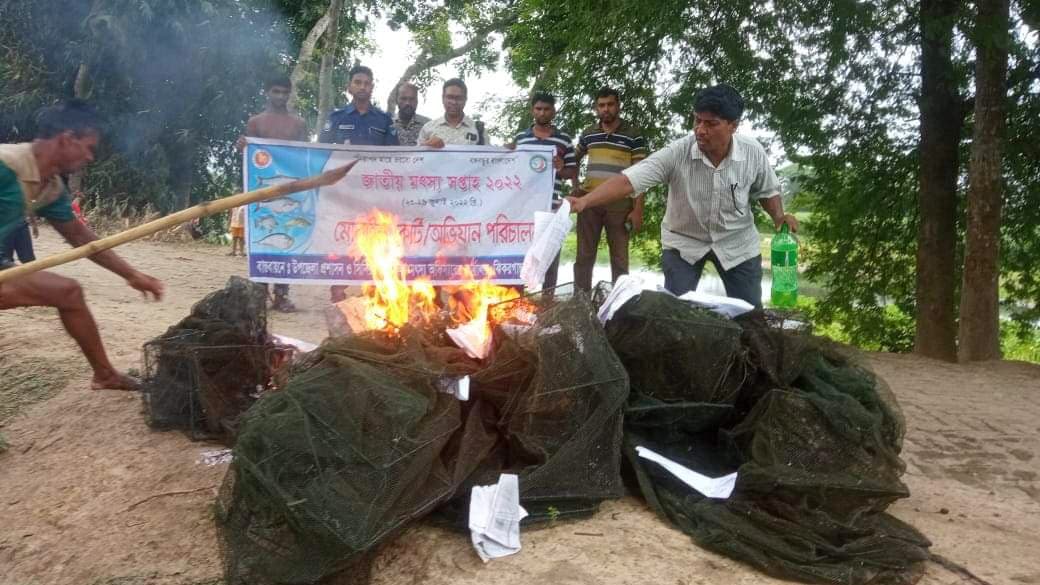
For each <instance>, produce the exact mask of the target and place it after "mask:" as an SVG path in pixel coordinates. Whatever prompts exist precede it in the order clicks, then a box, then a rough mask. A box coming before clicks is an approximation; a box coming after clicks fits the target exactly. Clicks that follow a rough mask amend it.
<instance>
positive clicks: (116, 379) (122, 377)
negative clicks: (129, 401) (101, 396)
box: [90, 372, 141, 391]
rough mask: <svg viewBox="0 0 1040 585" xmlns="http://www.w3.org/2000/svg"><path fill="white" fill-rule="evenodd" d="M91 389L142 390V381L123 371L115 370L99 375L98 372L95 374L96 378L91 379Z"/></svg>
mask: <svg viewBox="0 0 1040 585" xmlns="http://www.w3.org/2000/svg"><path fill="white" fill-rule="evenodd" d="M90 389H91V390H129V391H134V390H140V389H141V382H140V381H139V380H138V379H137V378H134V377H132V376H127V375H126V374H124V373H122V372H113V373H111V374H109V375H107V376H104V377H99V376H98V375H97V374H95V375H94V379H93V380H91V381H90Z"/></svg>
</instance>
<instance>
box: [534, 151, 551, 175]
mask: <svg viewBox="0 0 1040 585" xmlns="http://www.w3.org/2000/svg"><path fill="white" fill-rule="evenodd" d="M530 164H531V170H532V171H534V172H536V173H544V172H545V169H547V168H549V159H547V158H545V157H544V156H542V155H540V154H536V155H534V156H532V157H531V163H530Z"/></svg>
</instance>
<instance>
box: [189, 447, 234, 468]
mask: <svg viewBox="0 0 1040 585" xmlns="http://www.w3.org/2000/svg"><path fill="white" fill-rule="evenodd" d="M199 457H200V459H199V460H198V461H197V462H196V463H202V464H203V465H220V464H222V463H231V460H232V459H233V458H234V456H233V455H232V453H231V449H217V450H216V451H203V452H202V453H199Z"/></svg>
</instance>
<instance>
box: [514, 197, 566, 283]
mask: <svg viewBox="0 0 1040 585" xmlns="http://www.w3.org/2000/svg"><path fill="white" fill-rule="evenodd" d="M570 214H571V204H570V202H569V201H567V200H564V201H563V203H562V204H561V205H560V209H559V210H557V211H556V212H555V213H548V212H543V211H536V212H535V214H534V241H533V242H532V243H531V247H530V248H528V249H527V253H526V254H525V255H524V265H523V267H521V268H520V279H521V280H523V281H524V286H525V287H527V290H529V291H536V290H540V289H541V288H542V282H543V281H544V280H545V272H546V271H547V270H548V269H549V265H550V264H552V261H553V259H555V258H556V255H557V254H559V253H560V248H562V247H563V241H564V240H565V239H567V234H568V233H569V232H570V231H571V215H570Z"/></svg>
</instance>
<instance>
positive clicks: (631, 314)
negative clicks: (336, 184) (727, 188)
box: [156, 285, 929, 585]
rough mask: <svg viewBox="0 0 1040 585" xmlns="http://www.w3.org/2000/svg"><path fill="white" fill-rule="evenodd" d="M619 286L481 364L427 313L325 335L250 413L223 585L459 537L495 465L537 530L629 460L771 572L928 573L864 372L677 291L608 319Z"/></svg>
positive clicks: (639, 481)
mask: <svg viewBox="0 0 1040 585" xmlns="http://www.w3.org/2000/svg"><path fill="white" fill-rule="evenodd" d="M229 288H230V286H229ZM609 292H610V287H609V286H608V285H601V286H598V287H597V288H596V289H594V291H593V293H592V294H593V299H592V300H590V298H589V297H588V296H586V294H585V293H572V291H571V289H570V288H569V287H566V286H565V287H557V288H556V289H554V290H553V291H551V292H546V291H542V292H539V293H535V294H533V295H529V296H526V297H522V298H520V299H517V300H514V301H509V302H506V303H501V304H499V305H496V306H494V307H492V310H491V314H492V316H493V322H494V323H495V326H494V330H493V340H492V349H491V352H490V354H489V356H488V357H487V358H486V359H481V360H477V359H473V358H470V357H468V356H467V355H466V353H465V352H464V351H463V350H461V349H459V348H457V347H456V346H455V345H454V344H453V343H452V342H451V340H450V338H449V337H448V336H447V335H446V332H445V327H446V326H448V324H447V323H446V322H445V321H444V320H437V319H434V323H433V324H432V325H428V326H423V327H415V326H409V327H405V328H404V329H402V330H401V331H399V332H398V334H395V335H389V334H385V333H378V332H365V333H361V334H358V335H352V336H338V337H333V338H330V339H327V340H326V341H325V342H324V343H323V344H322V346H321V347H319V348H318V349H317V350H316V351H314V352H311V353H309V354H306V355H305V356H303V357H302V358H300V359H298V360H296V361H295V362H294V363H293V364H291V366H289V367H288V368H285V369H283V370H282V371H281V372H280V373H279V383H278V388H279V389H278V390H277V391H273V392H267V393H265V394H264V395H263V396H262V397H261V398H260V399H259V401H257V402H256V403H255V404H254V405H253V406H252V408H250V410H249V411H248V412H247V413H246V414H245V415H244V416H243V417H241V419H240V421H239V422H240V425H239V428H238V438H237V442H236V444H235V448H234V461H233V463H232V465H231V467H230V468H229V470H228V474H227V476H226V478H225V482H224V485H223V487H222V489H221V494H220V497H219V500H218V505H217V515H216V516H217V524H218V530H219V534H220V541H221V546H222V550H223V558H224V562H225V569H226V577H227V581H228V583H231V584H234V585H237V584H241V583H251V584H253V583H256V584H297V583H319V582H323V583H329V582H332V581H330V580H334V581H335V582H337V583H340V582H352V581H356V582H364V581H365V579H366V578H367V576H368V575H369V572H370V569H371V567H370V564H369V563H370V560H371V559H372V558H373V556H374V553H375V551H376V549H377V547H378V546H379V545H380V544H381V543H384V542H386V541H387V540H388V539H390V538H392V537H393V536H394V535H395V534H397V533H398V532H399V531H401V530H402V529H403V528H404V527H405V526H407V525H408V524H409V523H410V522H413V521H415V520H417V519H420V518H434V519H437V520H439V521H441V522H447V523H449V524H450V525H452V526H455V527H460V528H461V527H465V526H466V525H467V517H466V516H467V513H468V503H469V494H470V489H471V488H472V487H473V486H476V485H489V484H493V483H496V482H497V481H498V478H499V477H500V475H501V474H502V473H513V474H517V475H518V476H519V478H520V482H519V486H520V499H521V504H522V505H523V506H524V507H525V508H526V509H527V510H528V511H529V512H531V516H530V517H529V518H528V519H527V520H525V524H527V525H530V524H531V523H537V522H540V521H545V520H558V519H561V518H568V517H578V516H582V515H587V514H591V513H593V512H594V511H595V510H596V509H597V506H598V505H599V503H600V502H601V501H602V500H604V499H607V498H613V497H617V496H620V495H621V494H622V492H623V485H622V481H621V463H622V459H624V460H625V461H626V462H627V466H628V467H629V468H630V470H631V472H632V476H633V478H634V480H633V481H634V485H635V489H638V490H639V492H640V493H641V494H642V495H643V496H644V497H645V498H646V500H647V502H648V503H649V505H650V506H651V507H652V508H653V509H654V510H655V511H657V512H658V513H659V514H660V515H661V516H662V517H664V518H666V519H667V520H668V521H670V522H671V523H673V524H674V525H675V526H676V527H678V528H679V529H681V530H683V531H684V532H686V533H688V534H689V535H690V536H691V537H692V538H693V539H694V541H695V542H697V543H699V544H700V545H702V546H704V547H706V548H709V549H711V550H714V551H717V552H719V553H722V554H725V555H728V556H730V557H732V558H735V559H739V560H742V561H744V562H747V563H749V564H751V565H753V566H755V567H758V568H759V569H761V570H763V571H765V572H767V573H770V574H772V575H775V576H779V577H783V578H788V579H797V580H801V581H807V582H815V583H828V584H835V585H839V584H840V585H865V584H868V583H898V584H902V583H912V582H914V581H915V580H916V579H917V578H918V577H919V576H920V575H921V568H922V566H923V564H922V561H923V560H924V559H925V558H926V557H927V547H928V546H929V543H928V541H927V539H925V538H924V537H923V536H922V535H921V534H920V533H918V532H917V531H916V530H914V529H913V528H912V527H910V526H908V525H906V524H904V523H902V522H900V521H898V520H896V519H895V518H893V517H892V516H890V515H888V514H887V513H886V509H887V508H888V506H889V505H891V503H892V502H894V501H896V500H897V499H899V498H903V497H906V496H907V495H908V491H907V489H906V486H905V485H904V484H903V483H902V482H901V480H900V477H901V475H902V473H903V470H904V468H903V463H902V461H901V460H900V458H899V452H900V449H901V446H902V438H903V434H904V432H905V424H904V421H903V419H902V415H901V413H900V411H899V407H898V405H897V403H896V401H895V399H894V397H893V395H892V393H891V392H890V391H889V389H888V388H887V386H885V384H884V382H883V381H882V380H881V379H879V378H878V377H876V376H875V375H874V374H873V373H872V372H871V371H870V369H869V368H868V367H867V366H866V365H865V362H864V361H863V360H862V359H861V358H859V357H858V356H857V355H856V354H853V353H850V352H848V351H847V350H845V349H842V348H839V347H837V346H834V345H830V344H827V343H824V342H822V341H821V340H820V339H819V338H816V337H813V336H812V335H811V331H810V329H809V328H808V327H807V326H806V325H804V324H803V323H801V322H800V321H798V320H797V319H794V318H792V317H791V316H790V315H778V314H774V313H766V312H762V311H754V312H752V313H748V314H746V315H744V316H741V317H740V318H738V319H735V320H731V319H727V318H723V317H720V316H718V315H716V314H715V313H712V312H709V311H707V310H704V309H700V308H696V307H693V306H691V305H689V304H687V303H686V302H684V301H681V300H679V299H677V298H675V297H674V296H672V295H669V294H667V293H663V292H654V291H644V292H642V293H641V294H639V295H637V296H636V297H634V298H632V299H631V300H629V301H628V302H627V303H626V304H625V305H624V306H622V307H621V308H620V309H619V310H618V311H617V312H616V314H615V315H614V316H613V318H612V319H610V320H609V321H608V322H607V324H606V326H603V325H601V324H600V323H599V321H598V320H597V318H596V307H597V305H598V304H599V303H601V302H602V301H603V299H605V298H606V296H607V295H608V294H609ZM203 312H204V311H203ZM193 317H196V318H199V319H205V318H206V317H204V316H202V315H199V316H196V315H195V312H194V311H193ZM189 319H191V318H189ZM189 319H186V320H185V322H182V325H183V324H184V323H186V322H189ZM226 320H227V319H226V318H224V319H217V321H222V322H223V321H226ZM232 322H234V321H233V320H232ZM207 323H210V322H209V321H207ZM254 325H255V324H254ZM218 329H219V331H221V332H232V331H233V332H235V334H236V335H237V334H242V333H243V331H247V332H248V331H250V330H252V331H257V329H255V328H254V329H250V327H245V328H241V327H237V328H236V327H231V328H227V327H224V326H220V327H215V326H212V325H206V326H205V327H201V326H197V325H196V326H192V327H181V328H179V329H178V328H174V329H171V332H169V333H168V335H167V336H166V337H163V338H160V340H161V341H163V342H164V343H166V344H167V345H166V346H164V347H165V348H166V353H165V354H162V353H160V354H158V358H157V359H156V363H157V364H158V365H163V366H167V367H168V369H169V371H170V372H171V373H170V374H169V376H170V377H176V375H175V374H176V373H177V372H178V370H176V368H175V367H174V366H178V365H180V362H177V361H176V360H173V359H172V358H169V359H167V360H166V361H163V359H162V358H163V356H167V355H168V356H174V355H177V354H176V352H175V351H174V349H176V348H177V347H180V346H181V345H183V346H186V347H189V348H195V349H194V351H195V352H196V353H198V349H197V348H198V347H203V345H201V342H200V340H201V339H206V340H207V341H208V340H212V339H213V337H205V335H204V334H203V333H199V332H200V331H202V332H204V333H205V332H209V333H211V334H213V335H215V334H216V333H215V331H216V330H218ZM185 330H186V331H185ZM259 330H262V327H261V328H260V329H259ZM229 334H230V333H229ZM245 338H248V333H246V334H245V336H244V337H243V338H242V339H245ZM261 339H262V338H261ZM160 340H156V341H160ZM254 343H255V339H254ZM206 355H208V356H214V357H215V356H218V355H222V354H219V352H217V353H209V354H206ZM193 367H194V368H195V370H200V369H205V368H203V367H202V366H201V365H199V364H195V365H194V366H193ZM225 367H226V366H225ZM263 367H266V366H261V370H262V371H266V370H263ZM206 371H207V372H208V371H209V370H206ZM217 371H220V370H219V369H218V370H217ZM193 375H195V376H197V375H198V374H193ZM230 377H232V376H229V378H230ZM464 380H468V382H469V397H468V399H467V400H460V399H459V398H458V392H459V390H460V388H461V387H462V386H464V385H465V383H464ZM250 383H252V382H251V381H250ZM198 402H199V404H200V405H202V407H203V412H204V413H205V412H208V411H209V409H207V408H206V407H205V401H204V400H201V399H200V400H199V401H198ZM637 447H644V448H648V449H651V450H653V451H655V452H656V453H658V454H660V455H662V456H664V457H666V458H668V459H671V460H672V461H674V462H676V463H678V464H680V465H683V466H686V467H688V468H690V469H692V470H695V471H697V472H699V473H702V474H704V475H707V476H709V477H719V476H723V475H726V474H730V473H733V472H736V473H737V480H736V485H735V489H734V491H733V493H732V494H731V496H730V497H729V498H728V499H714V498H708V497H705V496H703V495H702V494H701V493H700V492H698V491H696V490H694V489H693V488H691V487H690V486H688V485H687V484H686V483H683V482H682V481H680V480H679V479H677V478H676V476H674V475H673V474H671V473H670V472H668V471H666V470H665V468H664V467H662V466H660V465H659V464H657V463H655V462H652V461H650V460H648V459H645V458H643V457H641V456H640V455H639V454H638V452H637V450H636V448H637Z"/></svg>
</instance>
